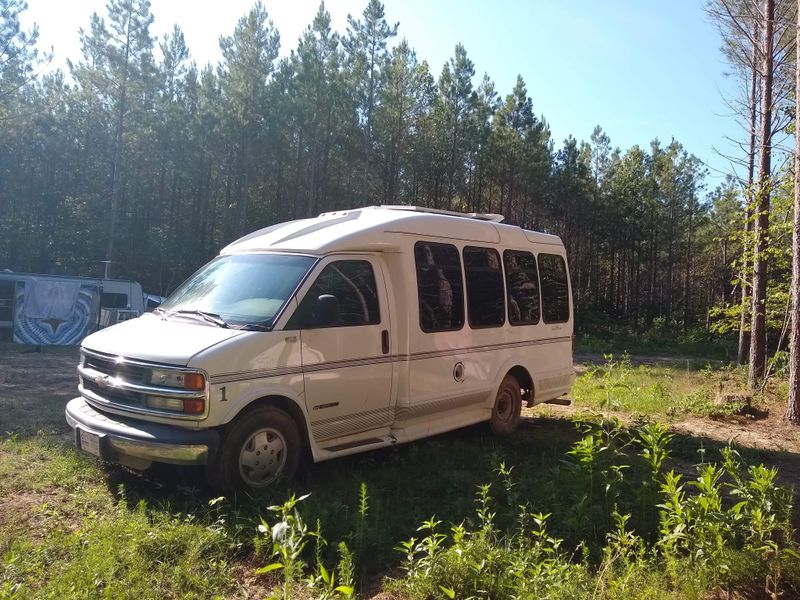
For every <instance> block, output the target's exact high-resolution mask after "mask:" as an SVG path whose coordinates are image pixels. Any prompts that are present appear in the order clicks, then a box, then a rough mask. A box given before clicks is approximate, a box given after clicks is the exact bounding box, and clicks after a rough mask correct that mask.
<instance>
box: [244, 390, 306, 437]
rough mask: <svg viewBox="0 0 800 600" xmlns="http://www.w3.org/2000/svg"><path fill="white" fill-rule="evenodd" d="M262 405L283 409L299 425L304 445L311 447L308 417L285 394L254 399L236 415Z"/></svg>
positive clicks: (298, 428)
mask: <svg viewBox="0 0 800 600" xmlns="http://www.w3.org/2000/svg"><path fill="white" fill-rule="evenodd" d="M262 406H274V407H275V408H279V409H281V410H282V411H283V412H285V413H286V414H288V415H289V416H290V417H292V419H294V422H295V424H296V425H297V430H298V431H299V432H300V435H301V436H302V438H303V445H304V446H305V447H306V449H309V448H310V445H309V441H308V429H307V428H306V419H305V416H304V415H303V411H301V410H300V407H299V406H297V404H296V403H294V402H292V401H291V400H289V399H288V398H286V397H285V396H265V397H264V398H259V399H257V400H253V401H252V402H251V403H250V404H248V405H247V406H246V407H245V408H244V409H242V411H241V412H240V413H239V414H238V415H236V419H238V418H239V417H241V416H242V415H244V414H246V413H248V412H250V411H251V410H255V409H257V408H260V407H262Z"/></svg>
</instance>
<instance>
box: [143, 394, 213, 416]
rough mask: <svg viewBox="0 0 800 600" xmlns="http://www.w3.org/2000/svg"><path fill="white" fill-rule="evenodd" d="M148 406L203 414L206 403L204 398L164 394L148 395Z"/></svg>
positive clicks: (188, 413)
mask: <svg viewBox="0 0 800 600" xmlns="http://www.w3.org/2000/svg"><path fill="white" fill-rule="evenodd" d="M146 404H147V408H154V409H156V410H170V411H175V412H182V413H186V414H187V415H201V414H203V411H204V410H205V407H206V403H205V400H204V399H203V398H184V399H180V398H166V397H164V396H147V399H146Z"/></svg>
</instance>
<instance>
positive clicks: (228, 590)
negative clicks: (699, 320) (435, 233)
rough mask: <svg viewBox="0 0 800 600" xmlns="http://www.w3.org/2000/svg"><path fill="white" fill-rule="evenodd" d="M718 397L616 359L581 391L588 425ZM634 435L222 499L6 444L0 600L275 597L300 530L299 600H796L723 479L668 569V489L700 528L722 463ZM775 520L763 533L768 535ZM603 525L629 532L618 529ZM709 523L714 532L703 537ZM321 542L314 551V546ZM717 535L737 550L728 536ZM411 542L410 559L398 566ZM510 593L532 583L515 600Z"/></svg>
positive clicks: (428, 443)
mask: <svg viewBox="0 0 800 600" xmlns="http://www.w3.org/2000/svg"><path fill="white" fill-rule="evenodd" d="M720 383H722V384H723V386H730V387H731V388H734V387H736V386H738V385H739V383H740V374H739V373H738V372H737V371H736V370H730V369H727V370H726V369H722V370H720V369H716V370H713V369H700V370H693V369H686V368H678V369H676V368H668V367H662V366H657V367H644V368H640V367H632V366H630V365H629V364H627V363H624V362H623V363H620V362H619V361H613V362H610V363H608V364H606V365H604V366H602V367H600V368H599V369H598V370H596V371H594V372H591V373H589V372H587V374H585V375H583V376H582V377H581V378H580V380H579V382H578V384H577V385H576V388H575V389H576V397H577V396H578V394H579V393H580V394H581V397H580V398H579V399H578V402H579V403H582V404H584V405H585V406H589V407H592V408H593V409H599V410H603V409H604V408H605V407H606V406H609V405H611V406H612V407H619V408H623V409H625V410H630V411H636V412H642V413H648V414H651V415H652V414H661V415H667V414H671V412H674V411H675V410H689V411H696V412H701V413H702V410H705V409H704V408H697V407H694V408H692V407H693V406H694V405H693V404H691V403H690V402H689V401H687V400H686V397H687V396H691V395H692V394H696V393H697V390H698V389H702V390H707V392H708V394H710V393H711V391H713V390H715V389H718V388H719V385H720ZM620 384H623V385H620ZM662 388H663V389H662ZM609 393H610V394H611V396H610V400H609ZM615 403H619V406H617V404H615ZM687 407H688V408H687ZM641 431H643V430H639V429H629V428H627V427H624V426H622V425H621V424H619V423H615V422H611V421H610V422H606V423H605V424H603V425H602V426H599V425H598V424H597V423H593V422H590V421H585V422H578V423H577V426H576V424H575V423H572V422H570V421H568V420H565V419H558V418H548V417H542V418H538V419H536V420H534V421H525V422H524V423H523V426H522V427H521V428H520V430H519V431H518V433H517V434H516V435H514V436H512V437H510V438H507V439H499V438H496V437H494V436H492V435H491V434H490V432H489V431H488V428H487V427H484V426H477V427H471V428H468V429H464V430H460V431H456V432H452V433H450V434H446V435H442V436H437V437H435V438H431V439H428V440H422V441H420V442H416V443H413V444H408V445H403V446H398V447H394V448H387V449H384V450H381V451H376V452H371V453H366V454H362V455H357V456H352V457H347V458H343V459H339V460H334V461H330V462H326V463H320V464H318V465H313V466H311V468H310V469H309V471H308V473H307V475H306V476H305V477H304V478H301V479H300V480H299V481H296V482H293V483H291V484H290V485H284V486H279V487H277V488H275V489H273V490H271V491H270V492H268V493H266V494H264V495H261V496H258V497H253V496H240V497H237V498H230V499H218V498H215V497H214V495H213V494H212V493H211V492H210V491H209V490H208V489H206V488H205V487H204V485H203V483H202V481H201V478H200V473H199V472H198V471H192V470H178V469H176V468H172V467H163V468H160V469H157V470H155V471H154V472H153V473H152V474H151V475H149V476H148V477H146V478H141V477H138V476H135V475H132V474H130V473H129V472H127V471H125V470H122V469H119V468H114V467H104V466H102V465H100V464H99V463H98V462H97V461H96V460H94V459H93V458H91V457H89V456H86V455H84V454H81V453H79V452H76V451H75V450H74V449H73V448H72V446H71V444H70V441H69V439H68V436H63V435H31V436H28V437H24V436H22V435H19V436H16V437H14V436H11V437H7V438H6V439H4V440H2V441H0V599H4V600H5V599H6V598H77V597H87V598H94V597H112V598H117V597H121V598H125V597H129V598H134V597H135V598H165V597H167V598H170V597H174V598H210V597H215V596H218V597H225V598H228V597H245V596H250V597H254V596H257V597H262V596H264V595H266V594H267V593H268V592H269V590H270V589H273V590H277V591H278V592H279V591H280V587H276V586H279V584H280V582H281V580H282V577H283V576H282V573H283V572H285V571H286V568H285V567H283V568H276V569H275V570H274V571H271V572H269V573H266V574H263V575H257V574H256V569H257V568H258V567H261V566H264V565H269V564H273V563H281V564H284V563H286V561H287V560H288V559H287V558H286V557H287V556H290V555H289V554H286V553H285V552H284V553H283V554H281V553H280V552H278V553H277V554H276V550H280V544H281V543H283V542H282V541H281V540H288V539H289V538H288V537H281V538H279V539H278V541H279V542H280V543H279V544H278V546H277V547H276V546H275V544H274V543H273V538H272V536H271V535H270V531H271V528H272V527H273V526H274V525H275V524H276V523H277V522H280V521H281V520H283V521H287V520H288V519H289V517H288V516H287V515H295V514H296V515H297V517H298V518H300V519H301V521H302V522H303V523H305V525H304V527H305V534H304V536H305V538H306V542H305V545H304V548H303V549H302V551H301V552H299V553H298V555H297V557H296V560H297V565H296V568H295V569H294V573H295V576H294V579H293V583H292V585H291V586H290V591H291V593H295V594H296V595H298V596H300V597H307V598H311V597H314V598H327V597H330V598H332V597H337V596H343V595H345V594H344V593H343V592H342V591H340V592H336V591H335V588H336V587H337V586H338V585H341V584H343V583H352V584H353V586H354V588H355V589H356V591H357V593H358V594H359V595H360V596H361V597H368V596H367V594H366V592H367V590H371V591H372V592H373V593H374V592H376V591H378V590H379V589H380V588H384V589H390V590H393V592H394V593H397V594H399V595H400V596H401V597H404V598H433V597H440V598H445V597H448V595H449V593H450V591H453V592H454V593H455V594H456V596H457V597H459V598H461V597H466V596H469V595H470V594H472V595H477V596H480V597H486V596H487V595H489V594H488V592H487V590H493V592H491V595H492V597H496V598H500V597H509V596H510V595H512V592H513V593H517V592H519V593H518V594H517V595H518V596H519V597H522V598H534V597H553V598H558V597H563V598H574V597H592V596H594V597H598V598H704V597H707V596H708V593H709V590H710V589H711V588H713V587H714V586H722V588H723V589H726V590H730V589H739V590H742V589H745V590H746V589H750V588H752V589H756V590H760V589H762V588H763V582H764V578H765V577H766V575H767V574H770V573H773V571H774V570H775V568H776V564H777V565H779V566H780V567H781V568H782V569H783V577H784V578H785V579H786V580H785V581H783V582H781V583H780V585H781V589H783V590H788V591H789V592H798V588H797V579H798V576H800V569H799V568H798V565H797V563H796V561H795V562H793V560H794V559H793V558H792V557H791V556H788V555H787V556H786V557H782V558H781V559H780V561H778V559H777V558H776V557H774V556H773V557H772V559H770V557H769V555H768V552H766V551H765V550H759V549H758V547H757V545H756V544H749V545H747V544H745V543H744V540H746V539H748V538H747V536H748V535H749V534H748V533H747V532H748V531H749V530H748V529H747V528H746V527H745V525H747V524H750V525H752V523H753V519H752V518H750V517H747V518H745V516H743V517H742V518H738V517H737V516H736V515H735V514H734V513H732V512H730V511H731V510H732V507H733V506H734V505H735V503H734V502H733V499H734V498H733V496H731V494H732V490H733V489H734V488H733V487H731V483H732V479H731V476H730V475H725V477H724V481H725V484H724V485H722V484H721V487H720V488H719V489H720V490H721V494H722V499H723V504H722V505H720V507H719V508H718V509H717V510H715V511H712V512H713V514H712V515H711V516H708V515H706V516H704V517H702V518H701V517H697V518H695V520H694V521H691V522H688V521H687V525H686V527H694V528H695V529H696V530H697V531H698V533H697V534H696V535H694V534H693V536H694V537H691V538H687V540H688V541H686V543H685V544H683V545H681V546H676V548H675V549H673V550H670V553H669V554H668V553H666V551H665V550H664V549H663V544H660V542H659V540H660V539H661V538H662V537H663V536H662V534H661V533H660V527H661V524H662V522H661V520H660V519H661V518H660V516H659V509H658V508H657V505H658V504H664V503H665V501H666V499H667V494H666V493H665V492H663V490H660V486H662V485H663V484H664V483H665V479H664V473H666V472H667V471H668V470H669V469H671V468H675V469H677V470H678V471H679V472H681V473H689V474H690V475H688V476H685V478H684V480H683V482H682V485H683V486H684V488H683V489H684V491H685V497H684V499H683V500H682V502H685V503H686V513H687V514H699V513H697V511H698V510H699V509H697V507H696V505H691V504H689V503H690V499H691V498H692V497H698V494H699V495H701V496H702V493H703V492H702V490H700V488H698V487H697V486H696V485H694V484H693V483H691V480H693V479H696V478H697V477H699V476H700V475H701V474H700V473H699V472H698V471H696V470H695V469H694V467H693V465H694V464H696V463H697V462H698V459H700V460H701V462H707V461H708V460H717V461H720V460H721V455H720V454H719V450H720V445H719V444H717V443H714V442H712V441H710V440H704V439H702V438H699V439H698V438H694V437H691V436H676V437H675V438H674V439H673V440H672V442H671V447H673V448H675V449H676V450H675V454H674V455H673V456H672V457H666V456H662V458H661V459H660V461H656V462H659V466H658V468H655V467H653V465H652V460H655V459H652V460H651V459H648V458H647V457H646V456H645V455H644V454H643V449H644V447H645V446H644V445H643V442H642V441H641ZM656 445H657V444H656ZM656 445H654V443H653V444H651V447H653V448H655V447H656ZM700 449H702V450H703V454H698V450H700ZM770 458H771V457H770V455H769V453H764V452H763V451H762V453H761V455H760V456H759V457H758V459H759V460H769V459H770ZM654 473H655V474H654ZM742 473H744V474H745V475H744V479H747V477H749V475H747V473H749V472H748V471H747V470H746V469H742ZM720 481H722V480H720ZM733 483H735V482H733ZM486 485H488V486H489V487H481V486H486ZM712 487H713V486H712ZM740 487H741V486H740ZM481 489H484V490H486V491H485V494H484V495H483V496H481V495H479V494H478V493H477V492H478V491H479V490H481ZM776 489H778V488H776ZM292 494H294V495H295V496H296V497H301V496H304V495H307V494H310V496H309V497H308V498H306V499H305V500H303V501H302V502H300V503H299V504H298V505H297V506H296V507H294V508H293V509H292V511H290V512H284V513H280V512H279V511H275V510H269V509H268V507H269V506H277V507H282V506H283V507H285V506H286V504H285V503H286V501H287V498H290V497H291V495H292ZM707 495H709V496H710V497H711V496H713V489H712V490H711V491H709V492H707ZM784 500H785V499H784ZM784 500H781V502H784ZM772 505H773V506H778V503H777V502H773V504H772ZM781 506H785V504H781ZM520 507H525V508H524V509H521V508H520ZM295 509H296V511H297V512H296V513H295V512H294V511H295ZM770 510H772V509H770ZM692 511H694V513H692ZM773 512H774V511H773ZM770 514H772V513H769V512H767V513H765V519H766V521H764V520H763V519H762V521H764V522H772V521H769V520H770V518H773V517H770ZM774 514H775V515H777V516H775V517H774V519H775V521H774V522H772V523H773V525H774V527H773V525H770V526H769V527H772V528H771V529H769V533H768V535H766V537H765V539H769V540H772V539H780V540H782V541H781V544H783V545H782V546H781V548H785V547H788V548H790V549H791V547H792V546H787V545H786V544H785V539H784V538H779V533H780V532H782V531H784V529H783V527H784V525H785V523H784V521H785V518H784V516H780V515H778V513H777V512H775V513H774ZM537 515H539V516H538V517H537ZM543 515H549V516H548V517H547V518H546V519H545V518H543ZM615 515H622V516H625V515H630V516H629V517H628V518H627V521H626V522H625V523H624V524H623V527H622V528H620V525H619V522H618V517H616V516H615ZM779 517H780V518H779ZM292 518H294V517H292ZM536 518H539V519H540V520H542V521H543V522H544V525H543V526H539V525H536V524H535V521H536ZM437 522H438V524H437ZM520 523H522V524H523V528H522V529H520ZM698 523H700V524H702V527H700V526H699V525H698ZM706 523H712V524H716V525H714V527H716V529H713V528H712V529H707V528H706V529H703V528H704V527H705V524H706ZM434 524H435V525H434ZM750 525H748V526H750ZM259 526H260V527H261V530H260V529H259ZM537 528H538V529H537ZM317 529H319V532H320V536H321V537H316V536H315V535H312V532H314V531H316V530H317ZM751 529H752V527H751ZM728 530H730V531H732V532H735V533H734V534H732V536H731V537H725V536H726V535H727V534H725V533H724V532H725V531H728ZM535 531H539V532H540V534H539V535H537V534H536V533H535ZM719 531H723V533H722V534H721V535H722V538H719V539H722V540H723V544H722V546H714V545H713V544H712V545H711V546H702V547H701V549H702V550H703V552H705V553H706V554H708V552H710V551H711V550H715V549H716V550H719V552H718V553H717V554H715V558H714V562H711V563H709V562H704V561H700V560H698V559H697V556H698V555H697V552H696V551H697V547H695V546H693V545H692V544H694V542H692V543H691V544H690V543H689V541H691V540H695V541H696V540H697V539H701V541H702V543H703V544H706V543H710V542H708V540H709V539H717V538H715V537H714V536H715V535H716V533H714V532H717V533H718V532H719ZM711 533H714V535H711ZM780 535H782V534H780ZM322 536H324V538H325V539H327V540H328V543H327V544H323V543H322V542H321V539H322ZM442 536H443V537H442ZM698 536H699V537H698ZM412 537H413V538H414V540H415V541H414V542H410V540H411V538H412ZM537 540H538V542H539V544H540V545H539V546H537V547H534V546H533V545H535V543H536V542H537ZM404 542H406V543H407V544H408V543H410V544H411V545H410V547H409V546H406V549H405V550H403V551H401V550H402V548H403V547H404V546H403V543H404ZM342 543H343V544H344V546H342ZM698 543H699V542H698ZM398 548H401V550H398ZM409 548H410V550H411V551H412V552H411V557H410V558H409ZM720 548H721V549H720ZM716 550H715V551H716ZM537 553H538V554H537ZM343 557H344V558H343ZM425 557H428V558H427V559H426V558H425ZM534 559H535V560H534ZM293 560H294V559H293ZM426 560H427V561H428V562H427V563H426V562H425V561H426ZM776 561H777V562H776ZM319 564H323V565H325V568H324V570H321V569H320V568H319ZM348 565H349V566H348ZM720 565H724V568H723V567H722V566H720ZM289 570H290V571H291V570H292V569H289ZM333 572H335V573H336V575H335V579H332V578H331V573H333ZM348 573H350V574H349V575H348ZM323 574H325V575H327V576H328V579H325V577H323ZM387 576H389V579H385V578H386V577H387ZM310 581H313V587H312V588H309V586H310V585H312V584H311V583H309V582H310ZM521 581H526V582H528V583H529V584H530V585H529V586H528V583H526V584H525V586H528V587H524V589H523V588H520V587H519V586H520V582H521ZM326 582H327V583H326ZM342 589H343V588H342ZM480 590H484V591H483V592H481V591H480ZM787 593H788V592H787ZM786 597H788V596H786Z"/></svg>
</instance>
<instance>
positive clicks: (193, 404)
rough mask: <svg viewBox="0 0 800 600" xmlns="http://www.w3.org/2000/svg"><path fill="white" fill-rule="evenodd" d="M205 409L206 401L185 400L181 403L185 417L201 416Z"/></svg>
mask: <svg viewBox="0 0 800 600" xmlns="http://www.w3.org/2000/svg"><path fill="white" fill-rule="evenodd" d="M205 407H206V401H205V400H203V399H202V398H186V399H185V400H184V401H183V412H185V413H186V414H187V415H201V414H203V410H205Z"/></svg>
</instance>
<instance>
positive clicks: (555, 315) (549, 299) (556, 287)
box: [539, 254, 569, 323]
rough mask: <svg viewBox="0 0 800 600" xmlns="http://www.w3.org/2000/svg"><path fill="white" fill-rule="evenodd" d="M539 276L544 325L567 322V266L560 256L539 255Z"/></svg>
mask: <svg viewBox="0 0 800 600" xmlns="http://www.w3.org/2000/svg"><path fill="white" fill-rule="evenodd" d="M539 276H540V277H541V280H542V313H543V316H544V322H545V323H565V322H567V321H569V286H568V284H567V265H566V263H564V259H563V258H562V257H561V256H557V255H555V254H540V255H539Z"/></svg>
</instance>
